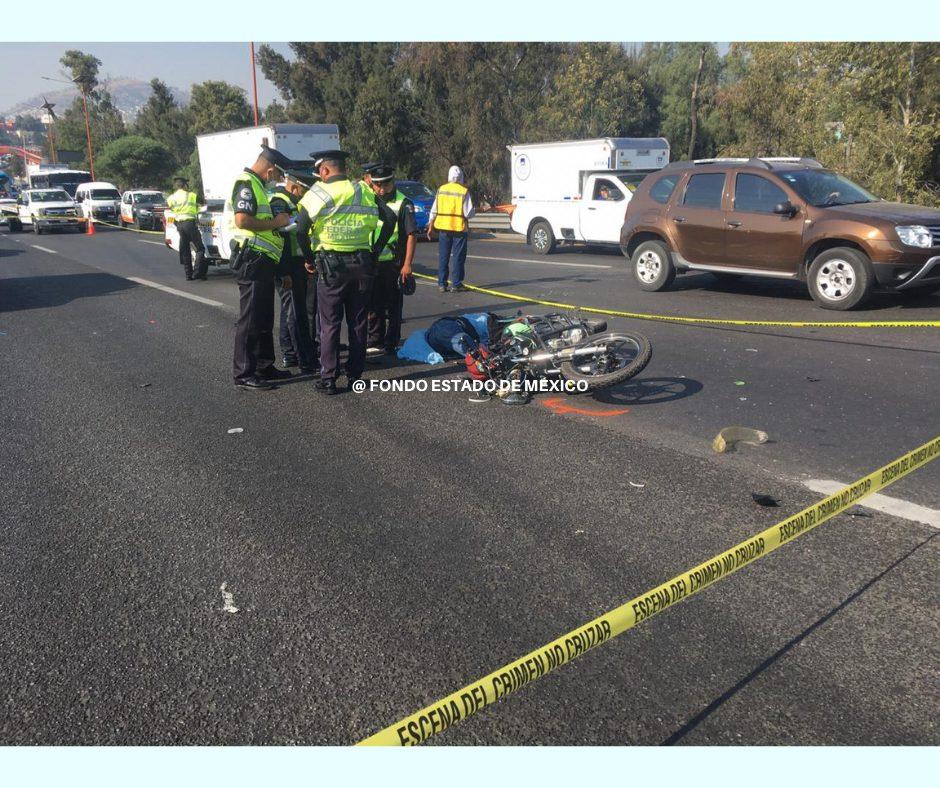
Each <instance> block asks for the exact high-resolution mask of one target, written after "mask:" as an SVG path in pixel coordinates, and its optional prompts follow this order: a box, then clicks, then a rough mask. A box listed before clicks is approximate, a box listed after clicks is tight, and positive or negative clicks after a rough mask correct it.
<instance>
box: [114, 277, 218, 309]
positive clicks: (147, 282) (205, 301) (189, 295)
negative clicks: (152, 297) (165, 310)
mask: <svg viewBox="0 0 940 788" xmlns="http://www.w3.org/2000/svg"><path fill="white" fill-rule="evenodd" d="M125 279H128V280H129V281H131V282H136V283H137V284H139V285H144V286H145V287H152V288H154V289H156V290H162V291H163V292H164V293H170V294H171V295H177V296H179V297H180V298H188V299H189V300H190V301H198V302H199V303H200V304H208V305H209V306H220V307H222V308H223V309H227V308H228V307H226V306H225V304H223V303H222V302H221V301H213V300H212V299H211V298H203V297H202V296H197V295H193V294H192V293H187V292H185V291H184V290H177V289H176V288H175V287H167V286H166V285H161V284H160V283H159V282H151V281H150V280H149V279H140V278H139V277H136V276H128V277H125Z"/></svg>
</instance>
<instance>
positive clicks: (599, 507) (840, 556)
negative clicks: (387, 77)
mask: <svg viewBox="0 0 940 788" xmlns="http://www.w3.org/2000/svg"><path fill="white" fill-rule="evenodd" d="M154 240H156V243H153V241H154ZM37 247H41V248H37ZM434 253H435V249H434V248H433V247H431V246H430V245H422V246H421V247H420V251H419V258H418V259H419V264H420V265H419V268H420V269H421V270H426V271H430V270H431V269H432V267H433V259H434ZM471 255H472V257H471V260H470V265H469V268H468V276H467V278H468V281H470V282H473V283H476V284H480V285H488V286H491V287H493V286H497V285H498V286H499V288H500V289H506V290H510V291H512V292H518V293H522V294H527V295H539V296H541V297H547V298H551V299H558V300H565V301H574V302H576V303H582V304H590V305H598V306H610V307H614V308H617V309H628V310H634V309H635V310H637V311H644V312H649V311H658V312H662V313H666V314H695V315H699V316H721V317H727V316H732V315H733V316H736V317H755V316H759V317H760V318H761V319H777V318H781V319H790V320H792V319H804V318H807V319H818V318H820V317H824V318H825V317H831V318H833V319H836V317H837V316H835V315H831V314H830V313H823V312H820V311H819V310H817V309H816V308H815V307H814V306H813V305H812V303H811V302H810V301H809V300H808V298H807V297H805V296H804V295H801V294H800V293H799V292H798V290H793V289H791V288H783V287H782V286H781V285H779V284H775V285H773V286H770V285H767V284H766V283H763V282H760V281H758V280H754V281H744V282H742V283H740V284H739V285H736V286H735V287H734V288H727V287H724V286H718V285H717V284H715V283H713V282H712V281H711V280H710V279H708V278H706V277H705V276H704V275H702V276H700V277H699V276H696V277H694V278H693V277H689V278H688V279H687V280H684V281H683V280H680V284H681V287H680V288H679V289H678V290H677V291H675V292H672V293H664V294H646V293H641V292H639V291H637V290H635V289H634V288H633V287H631V285H630V282H629V281H628V280H627V277H626V275H625V273H624V271H623V264H622V261H621V259H620V258H619V257H617V256H616V255H607V254H591V253H584V252H569V253H563V254H559V255H556V256H553V257H550V258H548V259H546V260H542V259H538V258H535V257H533V256H532V255H531V254H530V253H529V252H528V250H527V249H526V248H525V247H524V246H522V245H519V244H517V243H513V242H503V241H483V240H478V239H476V240H475V241H474V242H472V245H471ZM483 258H500V259H483ZM563 263H564V265H563ZM573 264H576V265H577V267H575V265H573ZM581 266H609V267H592V268H587V267H581ZM131 276H132V277H135V278H138V279H144V280H147V281H150V282H154V283H157V284H162V285H165V286H169V287H172V288H175V289H178V290H179V291H182V292H185V293H190V294H193V295H196V296H198V297H199V298H201V299H203V300H202V301H193V300H188V299H186V298H183V297H181V296H179V295H177V294H173V293H169V292H161V291H159V290H156V289H153V288H151V287H148V286H143V285H140V284H138V283H135V282H132V281H130V280H129V279H128V278H127V277H131ZM210 277H211V278H210V281H209V282H206V283H200V282H192V283H190V282H184V281H182V276H181V271H180V268H179V266H178V265H177V263H176V262H175V260H174V258H173V256H172V255H170V254H169V253H168V252H167V251H166V250H164V249H162V248H160V245H159V238H156V239H155V238H154V237H151V236H145V237H141V236H137V235H134V234H132V233H129V232H126V233H124V232H119V231H110V232H109V231H105V232H99V233H98V234H97V235H96V236H95V237H94V238H88V237H78V236H42V237H41V238H36V237H33V236H29V235H21V236H18V237H17V236H13V237H11V236H8V235H7V234H6V233H5V232H3V233H2V234H0V349H2V359H3V362H4V369H5V372H6V374H5V375H4V376H3V379H2V381H0V402H2V407H0V429H2V434H3V441H2V449H0V474H2V478H3V483H2V485H0V514H2V527H0V574H2V576H3V578H4V582H3V583H2V584H0V671H2V674H3V675H4V678H5V681H4V685H3V686H2V687H0V742H2V743H3V744H27V743H29V744H35V743H39V744H118V743H120V744H197V743H198V744H286V743H301V744H327V743H330V744H347V743H352V742H355V741H357V740H358V739H360V738H362V737H363V736H366V735H368V734H369V733H372V732H374V731H375V730H377V729H379V728H381V727H384V726H385V725H387V724H390V723H392V722H395V721H396V720H397V719H399V718H400V717H402V716H404V715H406V714H408V713H410V712H412V711H415V710H416V709H418V708H420V707H421V706H423V705H425V704H426V703H428V702H431V701H433V700H436V699H437V698H439V697H441V696H443V695H446V694H447V693H449V692H451V691H453V690H455V689H457V688H459V687H460V686H463V685H464V684H466V683H468V682H469V681H471V680H473V679H476V678H478V677H480V676H482V675H484V674H485V673H488V672H489V671H491V670H493V669H495V668H497V667H499V666H500V665H502V664H504V663H506V662H508V661H509V660H511V659H512V658H514V657H516V656H518V655H520V654H522V653H524V652H526V651H528V650H530V649H531V648H534V647H536V646H538V645H540V644H542V643H544V642H546V641H548V640H550V639H552V638H554V637H556V636H557V635H559V634H561V633H563V632H565V631H567V630H569V629H571V628H573V627H575V626H577V625H578V624H580V623H583V622H585V621H587V620H589V619H591V618H593V617H594V616H596V615H598V614H600V613H602V612H604V611H605V610H608V609H610V608H612V607H614V606H616V605H617V604H620V603H621V602H623V601H624V600H626V599H628V598H630V597H632V596H634V595H636V594H638V593H640V592H642V591H644V590H646V589H647V588H650V587H652V586H654V585H656V584H658V583H659V582H662V581H663V580H665V579H667V578H669V577H671V576H673V575H675V574H676V573H677V572H679V571H681V570H683V569H685V568H687V567H689V566H691V565H693V564H695V563H698V562H700V561H702V560H704V559H706V558H708V557H710V556H711V555H713V554H715V553H717V552H719V551H721V550H723V549H724V548H726V547H729V546H731V545H732V544H734V543H736V542H737V541H739V540H741V539H743V538H744V537H746V536H748V535H749V534H752V533H754V532H756V531H758V530H760V529H762V528H765V527H767V526H769V525H770V524H772V523H773V522H776V521H777V520H779V519H782V517H783V516H784V515H785V514H787V513H790V512H794V511H797V510H798V509H799V508H802V507H803V506H805V505H808V504H809V503H811V502H812V501H814V500H816V499H818V498H819V497H820V496H818V495H817V494H815V493H813V492H811V491H810V490H809V489H808V488H807V487H806V485H805V483H804V482H805V480H807V479H830V480H838V481H842V482H848V481H851V480H852V479H854V478H856V477H858V476H861V475H863V474H865V473H867V472H869V471H871V470H873V469H874V468H875V467H878V466H879V465H881V464H883V463H886V462H888V461H890V460H892V459H894V458H895V457H896V456H898V455H899V454H901V453H903V452H905V451H907V450H909V449H911V448H913V447H915V446H917V445H919V444H921V443H923V442H925V441H926V440H928V439H929V438H931V437H933V436H935V435H936V434H938V432H940V429H938V427H940V418H938V412H937V408H936V390H937V383H938V381H940V333H938V332H937V331H936V330H920V331H903V330H861V329H858V330H844V329H817V330H791V329H780V330H777V329H772V330H768V329H758V330H751V329H740V330H739V329H734V330H728V329H705V328H702V327H687V326H675V325H667V324H662V323H652V322H638V321H622V320H613V321H611V322H612V326H613V327H614V328H618V327H620V328H630V329H632V330H639V331H642V332H644V333H646V334H647V335H648V336H649V337H650V338H651V339H652V341H653V345H654V358H653V361H652V362H651V364H650V365H649V367H648V368H647V369H646V370H645V371H644V372H643V373H642V374H641V376H640V377H639V379H638V380H636V381H633V382H631V383H630V384H627V385H625V386H623V387H621V388H619V389H616V390H614V391H612V392H609V393H607V394H605V395H603V396H601V397H598V398H597V399H596V400H594V401H592V400H591V399H590V398H587V397H580V398H577V399H576V400H574V401H575V402H577V404H578V406H582V407H583V408H584V409H587V410H594V409H596V410H598V411H607V410H609V409H611V408H616V409H623V408H626V409H627V413H623V414H621V415H618V416H613V417H608V416H601V417H591V416H583V415H578V414H557V413H555V412H553V411H552V410H551V409H550V408H549V407H547V406H546V404H545V402H544V398H543V399H542V400H536V401H534V402H533V403H531V404H529V405H528V406H524V407H515V408H513V407H507V406H503V405H501V404H499V403H489V404H485V405H472V404H470V403H468V402H467V401H466V397H465V396H464V395H460V394H440V395H432V394H417V393H416V394H412V395H380V394H377V393H376V394H363V395H360V396H356V395H353V394H343V395H341V396H338V397H334V398H331V399H328V400H324V399H323V398H320V397H317V396H316V395H315V394H314V393H313V392H312V391H311V390H310V383H309V381H307V380H304V379H297V380H295V381H292V382H291V383H290V384H288V385H283V386H281V387H280V388H279V389H278V390H277V391H274V392H270V393H263V394H256V393H249V392H240V391H236V390H234V389H233V387H232V386H231V382H230V364H231V342H232V333H233V327H232V322H233V318H234V307H235V303H236V292H235V287H234V285H233V283H232V280H231V277H230V276H229V275H228V273H227V272H226V271H225V270H224V269H223V270H213V271H212V272H211V274H210ZM784 291H785V292H784ZM206 301H208V302H210V303H206ZM938 306H940V297H938V296H937V295H936V294H935V295H934V296H930V297H925V298H922V299H920V300H919V301H917V302H905V303H900V302H897V301H892V300H891V299H879V301H878V302H876V304H875V305H874V308H873V309H871V310H869V311H868V312H867V313H866V312H860V313H853V314H854V315H857V316H858V318H859V319H882V318H884V319H894V317H895V316H896V315H899V314H903V315H904V316H905V318H910V319H936V317H937V313H938V310H937V307H938ZM516 308H517V306H516V305H514V304H508V303H507V302H502V301H499V300H498V299H495V298H493V297H490V296H485V295H480V294H475V293H466V294H446V295H441V294H438V293H437V291H436V289H435V288H434V287H433V286H426V285H420V286H419V289H418V293H417V294H416V296H414V297H413V298H411V299H409V302H408V304H407V317H408V319H409V321H408V323H407V324H406V327H405V328H406V332H407V331H411V330H414V329H415V328H418V327H421V326H424V325H427V324H428V323H430V322H431V321H433V320H434V319H435V318H436V317H438V316H439V315H442V314H447V313H452V312H454V311H458V312H459V311H478V310H480V309H492V310H502V311H506V312H510V313H511V312H512V311H514V310H515V309H516ZM784 315H786V317H783V316H784ZM873 315H877V317H872V316H873ZM454 370H455V368H450V367H448V368H445V369H441V368H432V367H424V366H420V365H406V364H400V363H399V364H396V365H394V366H392V365H390V366H388V367H378V366H377V367H374V368H371V369H370V370H369V372H368V375H369V376H370V377H378V376H423V377H426V376H430V375H441V374H451V373H452V372H454ZM808 378H812V379H813V380H812V381H810V380H808ZM736 381H743V382H744V385H743V386H741V385H736V383H735V382H736ZM742 397H743V398H744V399H742ZM731 424H744V425H747V426H754V427H758V428H761V429H765V430H767V431H768V432H769V433H770V435H771V442H770V443H767V444H765V445H763V446H760V447H745V448H743V449H742V450H741V452H740V453H737V454H733V455H721V456H718V455H714V454H712V453H711V452H710V449H709V444H710V442H711V439H712V438H713V437H714V435H715V433H716V432H717V430H718V429H720V428H721V427H724V426H728V425H731ZM233 427H240V428H242V429H243V430H244V431H243V432H242V433H240V434H229V433H228V430H229V429H230V428H233ZM631 482H632V483H633V484H630V483H631ZM938 482H940V463H934V464H933V465H932V466H928V467H927V468H925V469H922V470H920V471H918V472H917V473H915V474H913V475H912V476H910V477H908V478H907V479H904V480H902V481H901V482H899V483H898V484H896V485H894V486H892V487H890V488H889V489H888V490H887V491H886V492H887V493H888V494H889V495H891V496H895V497H897V498H899V499H903V500H905V501H909V502H913V503H916V504H920V505H921V506H925V507H932V508H934V509H936V508H938V505H940V484H938ZM640 484H642V485H644V486H642V487H638V486H635V485H640ZM752 492H762V493H766V494H769V495H772V496H774V497H775V498H778V499H780V502H781V505H780V508H776V509H769V508H762V507H758V506H756V505H755V504H754V503H753V501H752V500H751V493H752ZM865 511H866V512H867V513H870V514H871V513H872V512H870V511H869V510H865ZM936 534H937V530H936V527H932V526H931V525H927V524H924V523H921V522H915V521H914V520H912V519H907V518H902V517H899V516H895V515H892V514H886V513H884V512H881V511H878V512H874V513H873V516H871V517H851V516H847V515H841V516H839V517H837V518H835V519H834V520H833V521H832V522H830V523H828V524H826V525H825V526H823V527H822V528H820V529H817V530H816V531H814V532H812V533H811V534H809V535H807V536H805V537H802V538H801V539H799V540H798V541H796V542H795V543H793V544H791V545H788V546H787V547H785V548H783V549H782V550H780V551H778V552H777V553H775V554H773V555H771V556H769V557H767V558H766V559H763V560H762V561H760V562H758V563H757V564H756V565H754V566H751V567H749V568H748V569H746V570H744V571H742V572H740V573H738V574H736V575H735V576H733V577H731V578H729V579H727V580H725V581H723V582H722V583H720V584H719V585H717V586H715V587H713V588H711V589H709V590H707V591H706V592H704V593H703V594H701V595H699V596H697V597H695V598H693V599H691V600H689V601H688V602H686V603H685V604H683V605H680V606H678V607H677V608H675V609H673V610H670V611H667V612H666V613H664V614H663V615H662V616H659V617H657V618H655V619H653V620H652V621H650V622H647V623H644V624H642V625H640V626H639V627H638V628H637V629H635V630H633V631H631V632H629V633H627V634H625V635H624V636H622V637H620V638H618V639H616V640H615V641H613V642H611V643H608V644H605V645H604V646H603V647H601V648H599V649H597V650H595V651H592V652H591V653H589V654H588V655H586V656H584V657H582V658H580V659H579V660H577V661H576V662H574V663H573V664H571V665H568V666H566V667H565V668H564V669H562V670H561V671H559V672H558V673H555V674H552V675H549V676H547V677H545V678H543V679H541V680H540V681H538V682H537V683H536V684H534V685H533V686H530V687H527V688H526V689H524V690H523V691H521V692H520V693H519V694H517V695H515V696H513V697H511V698H508V699H506V700H505V701H502V702H500V703H499V704H497V705H495V706H494V707H492V708H489V709H487V710H485V711H483V712H482V713H480V714H479V715H477V716H476V717H475V718H474V719H472V720H469V721H467V722H466V723H464V724H462V725H460V726H458V727H457V728H454V729H452V730H450V731H448V732H447V733H445V734H444V735H442V736H441V737H439V738H438V739H432V742H435V743H439V744H533V743H551V744H658V743H682V744H843V743H844V744H937V743H940V736H938V732H937V728H936V721H935V719H936V708H937V705H938V691H937V681H936V679H937V675H936V665H937V657H938V644H940V637H938V620H940V619H938V616H937V612H938V602H940V600H938V591H937V586H936V575H937V559H938V540H937V539H936ZM223 584H224V586H225V588H224V591H225V593H226V594H231V597H226V596H225V595H224V594H223V591H222V586H223ZM226 600H227V601H228V604H226ZM226 606H228V607H232V606H234V607H237V608H238V612H237V613H234V612H227V611H226V610H225V609H224V608H225V607H226Z"/></svg>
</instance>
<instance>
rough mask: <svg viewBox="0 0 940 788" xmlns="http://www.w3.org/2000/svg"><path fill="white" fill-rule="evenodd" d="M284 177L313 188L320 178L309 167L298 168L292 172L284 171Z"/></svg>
mask: <svg viewBox="0 0 940 788" xmlns="http://www.w3.org/2000/svg"><path fill="white" fill-rule="evenodd" d="M284 175H286V176H287V177H288V178H290V179H291V180H293V181H297V182H298V183H302V184H303V185H304V186H313V184H315V183H316V182H317V181H318V180H320V176H319V175H317V174H316V173H315V172H312V171H311V170H310V169H309V168H308V167H297V168H294V169H291V170H284Z"/></svg>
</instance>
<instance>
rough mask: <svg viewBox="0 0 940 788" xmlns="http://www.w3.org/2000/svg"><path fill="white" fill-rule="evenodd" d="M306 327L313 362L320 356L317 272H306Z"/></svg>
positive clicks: (317, 361) (316, 361)
mask: <svg viewBox="0 0 940 788" xmlns="http://www.w3.org/2000/svg"><path fill="white" fill-rule="evenodd" d="M305 275H306V277H307V328H308V329H309V330H310V340H311V341H312V342H313V357H314V360H315V363H317V364H318V363H319V358H320V315H319V314H317V278H318V276H319V275H318V274H307V273H306V269H305Z"/></svg>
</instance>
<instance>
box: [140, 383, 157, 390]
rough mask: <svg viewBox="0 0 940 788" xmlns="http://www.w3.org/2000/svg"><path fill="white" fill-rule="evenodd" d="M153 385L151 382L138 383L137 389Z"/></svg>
mask: <svg viewBox="0 0 940 788" xmlns="http://www.w3.org/2000/svg"><path fill="white" fill-rule="evenodd" d="M152 385H153V383H138V384H137V388H139V389H148V388H150V387H151V386H152Z"/></svg>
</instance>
